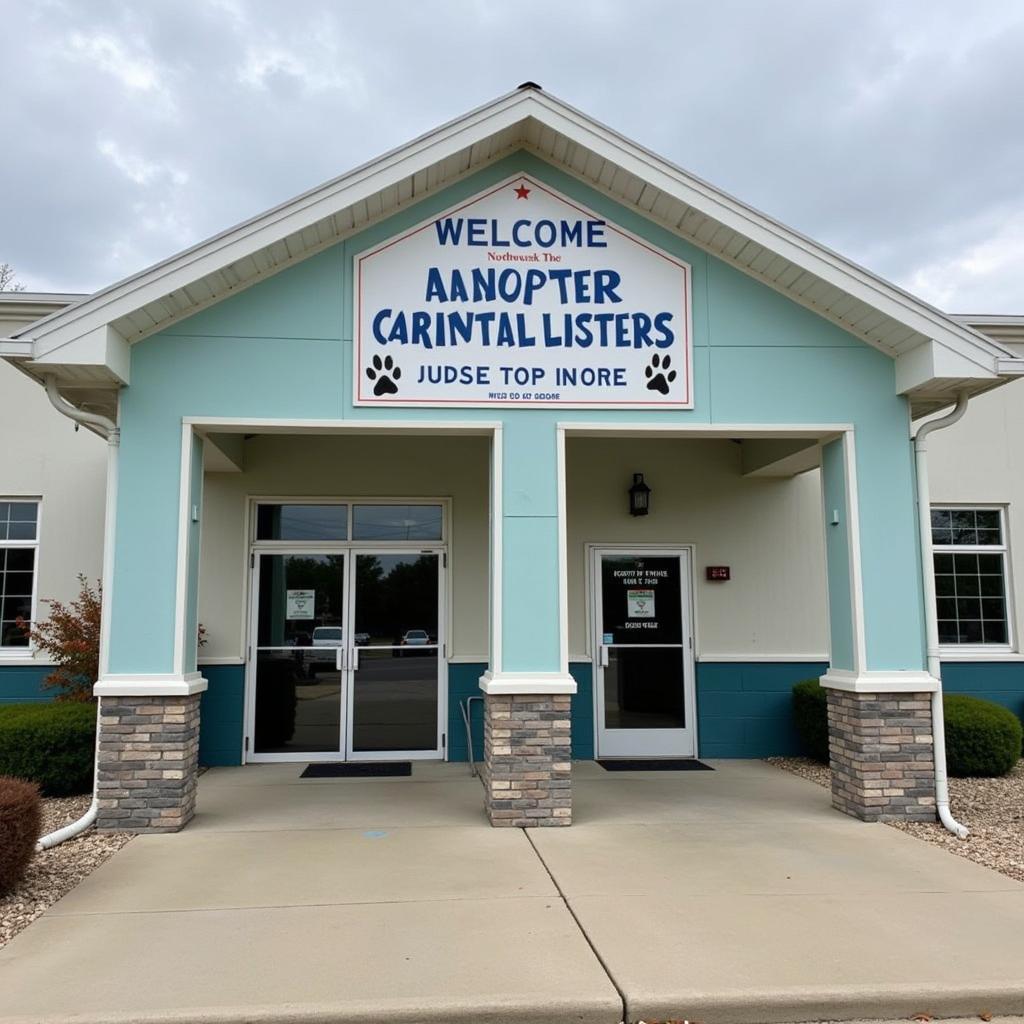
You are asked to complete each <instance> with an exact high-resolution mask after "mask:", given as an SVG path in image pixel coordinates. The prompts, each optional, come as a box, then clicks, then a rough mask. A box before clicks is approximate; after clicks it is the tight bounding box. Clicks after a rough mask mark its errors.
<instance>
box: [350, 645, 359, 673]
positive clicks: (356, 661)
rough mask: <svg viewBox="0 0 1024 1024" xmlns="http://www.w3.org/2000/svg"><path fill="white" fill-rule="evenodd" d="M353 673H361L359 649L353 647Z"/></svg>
mask: <svg viewBox="0 0 1024 1024" xmlns="http://www.w3.org/2000/svg"><path fill="white" fill-rule="evenodd" d="M352 671H353V672H358V671H359V648H358V647H353V648H352Z"/></svg>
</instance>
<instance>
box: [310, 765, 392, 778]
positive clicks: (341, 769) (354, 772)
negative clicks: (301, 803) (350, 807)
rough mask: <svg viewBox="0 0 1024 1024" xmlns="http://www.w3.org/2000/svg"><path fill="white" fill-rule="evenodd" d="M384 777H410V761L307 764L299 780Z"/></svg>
mask: <svg viewBox="0 0 1024 1024" xmlns="http://www.w3.org/2000/svg"><path fill="white" fill-rule="evenodd" d="M386 775H412V762H411V761H349V762H348V763H345V764H341V763H339V764H308V765H306V770H305V771H304V772H303V773H302V774H301V775H300V776H299V778H300V779H367V778H371V777H373V778H380V777H382V776H386Z"/></svg>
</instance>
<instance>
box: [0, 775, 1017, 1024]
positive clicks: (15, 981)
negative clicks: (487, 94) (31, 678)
mask: <svg viewBox="0 0 1024 1024" xmlns="http://www.w3.org/2000/svg"><path fill="white" fill-rule="evenodd" d="M714 764H715V767H716V769H717V770H716V771H714V772H686V773H643V774H640V773H605V772H604V771H603V770H602V769H600V768H599V767H598V766H596V765H593V764H589V763H583V764H579V765H577V766H575V779H574V792H575V818H576V824H575V825H574V826H573V827H572V828H569V829H535V830H531V831H530V832H528V833H527V832H524V831H523V830H519V829H492V828H490V827H488V826H487V825H486V822H485V819H484V816H483V812H482V809H481V804H482V794H481V789H480V785H479V783H478V782H477V781H476V780H474V779H471V778H470V777H469V775H468V772H467V771H466V768H465V766H462V765H427V764H424V765H418V766H416V768H415V769H414V775H413V777H412V779H366V780H341V779H325V780H300V779H299V778H298V776H299V774H300V771H301V766H292V765H274V766H260V767H250V768H240V769H215V770H213V771H211V772H209V773H207V774H206V775H204V776H203V778H202V779H201V784H200V804H199V808H200V810H199V814H198V816H197V818H196V821H195V822H194V823H193V824H192V825H191V826H190V827H189V828H188V829H187V830H186V831H184V832H182V833H180V834H178V835H172V836H143V837H140V838H138V839H136V840H135V841H133V842H132V843H131V844H129V846H128V847H126V849H125V850H123V851H122V852H121V853H119V854H117V856H115V857H114V858H112V859H111V860H110V861H108V862H107V863H106V864H105V865H103V866H102V867H101V868H100V869H98V870H97V871H96V872H95V873H94V874H93V875H91V876H90V877H89V878H88V879H86V881H85V882H84V883H83V884H82V885H81V886H79V887H78V888H77V889H76V890H74V891H73V892H72V893H70V894H69V895H68V896H67V897H65V898H64V899H63V900H62V901H61V902H60V903H58V904H57V905H56V906H54V907H53V908H52V909H51V910H50V911H49V912H48V913H47V914H45V915H44V916H43V917H42V918H41V919H40V920H39V921H37V922H36V923H35V924H33V925H32V926H31V927H30V928H28V929H27V930H26V931H25V932H24V933H22V934H21V935H20V936H18V937H17V938H16V939H14V940H13V941H12V942H11V943H10V944H9V945H8V946H7V947H6V949H4V950H3V951H0V1021H4V1022H5V1024H10V1022H11V1021H27V1020H32V1021H50V1020H52V1021H56V1020H61V1021H71V1022H75V1021H79V1022H85V1021H89V1022H93V1021H96V1022H98V1021H115V1022H116V1021H139V1022H145V1021H185V1020H188V1021H197V1022H198V1021H271V1020H273V1021H291V1022H296V1024H297V1022H300V1021H314V1020H317V1021H337V1022H356V1021H358V1022H363V1021H366V1022H369V1021H374V1022H379V1021H381V1020H390V1021H445V1022H461V1021H465V1022H469V1021H474V1022H479V1021H489V1022H490V1021H493V1022H497V1021H510V1022H511V1021H515V1022H524V1024H532V1022H536V1024H540V1022H544V1024H555V1022H557V1021H563V1020H564V1021H577V1022H591V1021H593V1022H601V1024H615V1022H617V1021H620V1020H623V1019H624V1018H625V1019H627V1020H638V1019H641V1018H647V1019H651V1018H654V1019H665V1018H688V1019H691V1020H692V1019H699V1020H702V1021H706V1022H708V1024H712V1022H718V1021H722V1022H725V1021H729V1022H738V1024H740V1022H755V1021H757V1022H763V1024H769V1022H783V1021H803V1020H822V1019H853V1018H879V1017H900V1016H902V1017H905V1016H907V1015H908V1014H911V1013H918V1012H926V1013H931V1014H933V1015H936V1016H955V1015H973V1014H977V1013H980V1012H986V1011H987V1012H991V1013H1014V1012H1015V1013H1021V1012H1024V972H1022V971H1021V968H1020V964H1021V963H1024V886H1022V885H1020V884H1018V883H1016V882H1013V881H1012V880H1010V879H1008V878H1005V877H1004V876H1002V875H998V874H995V873H994V872H990V871H988V870H987V869H984V868H981V867H978V866H976V865H973V864H970V863H968V862H966V861H964V860H961V859H960V858H955V857H951V856H949V855H948V854H946V853H945V852H943V851H942V850H941V849H938V848H936V847H933V846H931V845H929V844H925V843H921V842H919V841H917V840H915V839H913V838H912V837H909V836H906V835H904V834H901V833H899V832H897V831H896V830H894V829H890V828H886V827H884V826H880V825H864V824H861V823H859V822H855V821H852V820H850V819H847V818H845V817H843V816H841V815H839V814H837V813H836V812H834V811H832V810H831V808H830V807H829V801H828V794H827V793H826V792H824V791H823V790H822V789H820V788H819V787H817V786H815V785H813V784H811V783H808V782H805V781H803V780H801V779H798V778H796V777H794V776H792V775H788V774H786V773H784V772H782V771H779V770H778V769H774V768H771V767H769V766H767V765H764V764H761V763H759V762H715V763H714Z"/></svg>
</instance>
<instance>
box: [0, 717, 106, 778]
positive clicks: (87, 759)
mask: <svg viewBox="0 0 1024 1024" xmlns="http://www.w3.org/2000/svg"><path fill="white" fill-rule="evenodd" d="M95 749H96V706H95V704H94V703H93V702H91V701H90V702H89V703H88V704H85V703H77V702H76V703H71V702H47V703H34V704H7V705H0V775H10V776H12V777H13V778H16V779H25V780H26V781H28V782H35V783H38V784H39V788H40V789H41V790H42V792H43V795H44V796H72V795H74V794H76V793H89V792H91V791H92V781H93V763H94V758H95Z"/></svg>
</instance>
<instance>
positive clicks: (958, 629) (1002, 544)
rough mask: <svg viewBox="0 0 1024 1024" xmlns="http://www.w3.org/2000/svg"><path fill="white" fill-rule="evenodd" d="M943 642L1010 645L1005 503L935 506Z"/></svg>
mask: <svg viewBox="0 0 1024 1024" xmlns="http://www.w3.org/2000/svg"><path fill="white" fill-rule="evenodd" d="M932 547H933V549H934V559H935V603H936V610H937V612H938V620H939V643H941V644H949V645H954V644H955V645H973V646H979V647H980V646H997V647H1007V646H1009V644H1010V625H1009V610H1008V597H1007V595H1008V591H1009V587H1008V575H1009V573H1008V565H1007V557H1006V553H1007V549H1006V523H1005V517H1004V515H1003V510H1002V509H1001V508H991V507H989V508H933V509H932Z"/></svg>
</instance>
